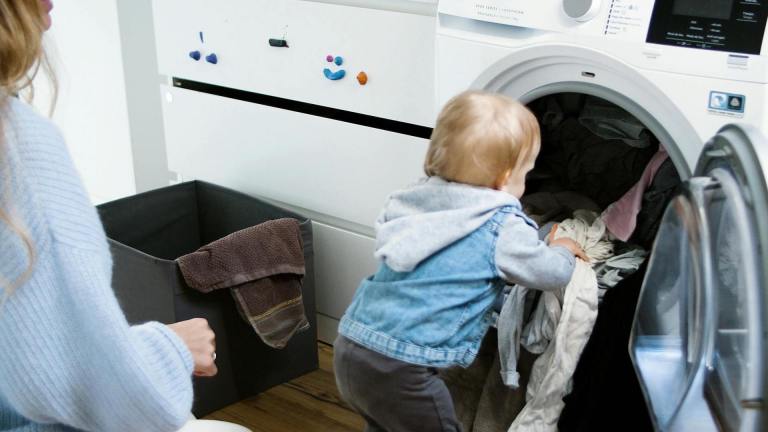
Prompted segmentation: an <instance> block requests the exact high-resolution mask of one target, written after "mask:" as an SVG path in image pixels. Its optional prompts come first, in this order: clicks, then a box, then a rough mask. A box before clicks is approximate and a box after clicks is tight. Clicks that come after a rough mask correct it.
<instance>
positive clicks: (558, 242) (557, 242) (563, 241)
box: [549, 227, 589, 262]
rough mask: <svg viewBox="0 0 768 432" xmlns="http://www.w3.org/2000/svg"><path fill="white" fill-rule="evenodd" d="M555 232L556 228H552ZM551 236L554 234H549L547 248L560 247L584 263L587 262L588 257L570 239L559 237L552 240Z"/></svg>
mask: <svg viewBox="0 0 768 432" xmlns="http://www.w3.org/2000/svg"><path fill="white" fill-rule="evenodd" d="M554 229H555V230H556V227H555V228H554ZM552 234H554V231H553V232H551V233H550V240H549V246H550V247H552V246H561V247H564V248H566V249H568V250H569V251H571V253H572V254H573V255H574V256H575V257H576V258H581V259H582V260H584V262H589V257H588V256H587V253H586V252H584V249H582V248H581V246H579V244H578V243H576V242H575V241H573V239H570V238H568V237H560V238H559V239H552V237H551V236H552Z"/></svg>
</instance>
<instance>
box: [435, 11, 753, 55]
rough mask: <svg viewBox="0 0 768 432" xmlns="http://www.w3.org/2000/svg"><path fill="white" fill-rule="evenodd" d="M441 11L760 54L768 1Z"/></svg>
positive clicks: (553, 28)
mask: <svg viewBox="0 0 768 432" xmlns="http://www.w3.org/2000/svg"><path fill="white" fill-rule="evenodd" d="M438 12H439V13H441V14H445V15H452V16H458V17H462V18H469V19H473V20H478V21H485V22H491V23H497V24H506V25H511V26H516V27H524V28H530V29H536V30H545V31H554V32H560V33H574V34H580V35H586V36H600V37H604V38H608V39H616V40H621V41H630V42H639V43H646V42H647V43H653V44H662V45H673V46H679V47H685V48H698V49H707V50H716V51H728V52H731V53H735V54H748V55H759V54H761V52H760V51H761V47H762V46H763V39H764V34H765V27H766V17H767V16H768V0H537V1H533V2H528V1H520V0H474V1H466V0H441V1H440V3H439V5H438Z"/></svg>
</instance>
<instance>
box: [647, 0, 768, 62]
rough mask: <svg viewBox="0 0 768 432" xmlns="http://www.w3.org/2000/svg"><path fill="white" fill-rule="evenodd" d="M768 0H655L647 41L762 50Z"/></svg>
mask: <svg viewBox="0 0 768 432" xmlns="http://www.w3.org/2000/svg"><path fill="white" fill-rule="evenodd" d="M766 15H768V0H656V4H655V6H654V8H653V15H652V17H651V24H650V27H649V29H648V37H647V42H649V43H656V44H662V45H675V46H681V47H688V48H699V49H708V50H716V51H729V52H735V53H744V54H760V47H761V46H762V44H763V35H764V33H765V24H766Z"/></svg>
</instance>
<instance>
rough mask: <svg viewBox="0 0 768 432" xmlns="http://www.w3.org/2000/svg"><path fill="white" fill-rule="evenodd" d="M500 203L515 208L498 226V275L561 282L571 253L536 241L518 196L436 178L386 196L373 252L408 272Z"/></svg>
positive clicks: (540, 284)
mask: <svg viewBox="0 0 768 432" xmlns="http://www.w3.org/2000/svg"><path fill="white" fill-rule="evenodd" d="M505 206H510V207H513V208H515V209H517V214H513V215H510V216H509V217H508V218H507V219H506V220H505V221H504V224H503V225H502V226H501V227H500V228H499V237H498V240H497V242H496V253H495V259H496V266H497V272H498V274H499V276H500V277H502V278H504V279H505V280H506V281H508V282H511V283H520V284H523V285H525V286H527V287H528V288H533V289H540V290H554V289H557V288H561V287H563V286H565V285H566V284H567V283H568V281H569V280H570V278H571V274H572V273H573V268H574V265H575V260H574V257H573V255H571V253H570V252H569V251H568V250H567V249H565V248H561V247H553V248H550V247H548V246H547V245H546V244H545V243H544V242H542V241H540V240H539V238H538V233H537V227H535V223H534V222H533V221H531V220H530V219H528V217H527V216H525V215H524V214H523V213H522V210H521V207H520V201H518V200H517V198H515V197H514V196H512V195H510V194H508V193H506V192H502V191H498V190H494V189H490V188H485V187H477V186H470V185H467V184H462V183H454V182H449V181H446V180H444V179H442V178H439V177H429V178H426V179H423V180H421V181H420V182H418V183H417V184H415V185H413V186H411V187H408V188H406V189H403V190H401V191H398V192H395V193H393V194H392V195H391V196H390V197H389V200H388V201H387V204H386V205H385V207H384V210H383V211H382V213H381V215H380V216H379V218H378V220H377V221H376V252H375V256H376V258H378V259H381V260H383V261H384V263H385V264H387V265H388V266H389V267H390V268H391V269H392V270H395V271H397V272H405V271H412V270H413V269H414V268H416V266H418V265H419V263H421V262H422V261H424V260H426V259H427V258H429V257H431V256H432V255H434V254H435V253H437V252H439V251H440V250H442V249H443V248H445V247H446V246H449V245H451V244H452V243H454V242H456V241H458V240H460V239H462V238H464V237H466V236H467V235H469V234H470V233H472V232H473V231H475V230H477V229H478V228H479V227H480V226H482V225H483V224H484V223H486V222H487V221H488V220H489V219H490V218H491V217H492V216H493V215H494V214H495V213H496V212H497V211H498V210H499V209H500V208H502V207H505Z"/></svg>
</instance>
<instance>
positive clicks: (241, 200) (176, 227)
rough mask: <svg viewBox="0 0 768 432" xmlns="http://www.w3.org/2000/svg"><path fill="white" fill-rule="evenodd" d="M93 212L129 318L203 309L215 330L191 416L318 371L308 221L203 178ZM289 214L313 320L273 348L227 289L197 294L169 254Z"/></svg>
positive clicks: (169, 316)
mask: <svg viewBox="0 0 768 432" xmlns="http://www.w3.org/2000/svg"><path fill="white" fill-rule="evenodd" d="M98 211H99V215H100V216H101V220H102V222H103V224H104V229H105V230H106V233H107V237H109V243H110V247H111V250H112V257H113V261H114V270H113V280H112V284H113V287H114V290H115V294H116V295H117V298H118V300H119V302H120V305H121V306H122V308H123V310H124V311H125V314H126V316H127V318H128V321H129V322H131V323H141V322H146V321H160V322H163V323H166V324H168V323H173V322H178V321H183V320H186V319H190V318H196V317H201V318H205V319H207V320H208V322H209V323H210V325H211V327H212V328H213V330H214V331H215V332H216V354H217V358H216V364H217V366H218V368H219V373H218V375H217V376H216V377H213V378H195V379H194V387H195V403H194V408H193V410H192V411H193V413H194V414H195V415H196V416H198V417H200V416H204V415H206V414H208V413H210V412H212V411H215V410H217V409H220V408H223V407H225V406H227V405H230V404H232V403H234V402H237V401H239V400H242V399H244V398H246V397H248V396H252V395H254V394H256V393H259V392H261V391H264V390H266V389H268V388H270V387H272V386H275V385H277V384H281V383H284V382H286V381H289V380H291V379H293V378H296V377H298V376H300V375H303V374H305V373H307V372H310V371H313V370H315V369H317V367H318V359H317V336H316V335H317V327H316V325H317V322H316V316H315V279H314V262H313V252H312V224H311V221H309V220H308V219H306V218H304V217H302V216H299V215H297V214H294V213H291V212H289V211H286V210H284V209H282V208H279V207H276V206H274V205H272V204H269V203H266V202H264V201H261V200H259V199H256V198H253V197H250V196H248V195H245V194H242V193H239V192H235V191H232V190H229V189H226V188H222V187H219V186H216V185H213V184H210V183H206V182H202V181H193V182H187V183H182V184H178V185H175V186H170V187H166V188H162V189H158V190H154V191H150V192H146V193H142V194H139V195H135V196H131V197H128V198H123V199H120V200H117V201H113V202H109V203H106V204H102V205H100V206H98ZM285 217H290V218H295V219H298V220H299V221H300V226H301V237H302V240H303V242H304V258H305V262H306V275H305V276H304V279H303V283H302V294H303V299H304V308H305V311H306V314H307V319H308V320H309V323H310V328H309V330H306V331H304V332H301V333H297V334H295V335H294V336H293V337H292V338H291V340H290V342H289V343H288V345H287V346H286V347H285V348H284V349H282V350H277V349H274V348H271V347H269V346H267V345H266V344H264V343H263V342H262V341H261V339H260V338H259V337H258V335H256V333H254V331H253V329H252V328H251V326H250V325H249V324H248V323H246V322H244V321H243V320H242V318H241V317H240V315H239V314H238V312H237V309H236V306H235V303H234V300H233V299H232V296H231V295H230V293H229V290H218V291H214V292H211V293H209V294H201V293H199V292H197V291H195V290H193V289H191V288H189V287H188V286H187V285H186V283H185V282H184V279H183V278H182V276H181V272H180V270H179V266H178V264H176V262H175V261H174V260H175V259H176V258H178V257H180V256H182V255H185V254H187V253H190V252H194V251H195V250H197V249H198V248H199V247H200V246H203V245H205V244H208V243H210V242H212V241H214V240H217V239H219V238H221V237H224V236H226V235H228V234H230V233H232V232H235V231H238V230H241V229H243V228H247V227H249V226H252V225H258V224H260V223H262V222H265V221H268V220H271V219H278V218H285Z"/></svg>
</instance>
